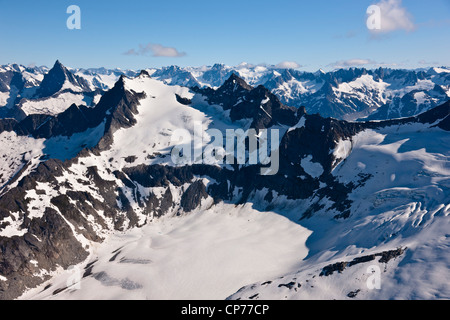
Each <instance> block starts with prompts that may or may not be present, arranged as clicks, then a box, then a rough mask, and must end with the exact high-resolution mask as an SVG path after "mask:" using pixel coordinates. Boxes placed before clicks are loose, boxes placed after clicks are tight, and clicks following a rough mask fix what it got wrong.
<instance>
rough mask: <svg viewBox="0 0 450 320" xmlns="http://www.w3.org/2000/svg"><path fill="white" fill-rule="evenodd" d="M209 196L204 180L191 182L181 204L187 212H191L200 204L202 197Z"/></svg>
mask: <svg viewBox="0 0 450 320" xmlns="http://www.w3.org/2000/svg"><path fill="white" fill-rule="evenodd" d="M207 197H208V193H207V192H206V188H205V185H204V184H203V182H202V181H200V180H198V181H196V182H194V183H193V184H191V185H190V186H189V188H187V190H186V191H185V192H184V193H183V196H182V197H181V203H180V206H181V208H183V210H184V211H185V212H191V211H193V210H194V209H196V208H197V207H198V206H199V205H200V203H201V201H202V199H206V198H207Z"/></svg>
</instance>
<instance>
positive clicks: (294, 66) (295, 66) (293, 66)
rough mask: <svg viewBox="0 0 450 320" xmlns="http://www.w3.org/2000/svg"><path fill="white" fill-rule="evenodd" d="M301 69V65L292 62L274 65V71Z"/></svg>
mask: <svg viewBox="0 0 450 320" xmlns="http://www.w3.org/2000/svg"><path fill="white" fill-rule="evenodd" d="M300 67H302V66H301V65H299V64H298V63H297V62H293V61H283V62H280V63H279V64H277V65H275V68H276V69H298V68H300Z"/></svg>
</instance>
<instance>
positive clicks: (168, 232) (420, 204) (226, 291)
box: [0, 71, 450, 299]
mask: <svg viewBox="0 0 450 320" xmlns="http://www.w3.org/2000/svg"><path fill="white" fill-rule="evenodd" d="M449 115H450V103H446V104H444V105H441V106H439V107H436V108H434V109H432V110H431V111H428V112H426V113H424V114H421V115H420V116H417V117H411V118H405V119H401V120H390V121H379V122H360V123H350V122H346V121H339V120H335V119H325V118H322V117H320V116H319V115H309V114H307V113H306V112H305V110H301V109H300V110H297V109H295V108H290V107H287V106H285V105H283V104H282V103H281V102H280V101H279V100H278V98H277V97H276V96H275V95H273V94H271V93H270V91H268V90H267V89H265V88H264V87H256V88H253V87H251V86H249V85H248V84H247V83H245V81H243V80H242V79H240V78H239V77H237V76H235V75H232V76H230V77H229V78H228V79H227V80H226V81H225V83H224V84H223V85H222V86H221V87H219V88H218V89H217V90H213V89H198V88H197V89H195V90H189V89H188V88H185V87H180V86H174V85H166V84H164V83H163V82H161V81H157V80H155V79H153V78H152V77H150V75H149V74H148V73H147V72H145V71H144V72H141V74H140V75H139V76H137V77H136V78H134V79H130V78H127V77H121V78H120V79H119V80H118V81H117V83H116V84H115V85H114V87H113V88H112V89H111V90H109V91H108V92H106V93H105V94H104V95H103V96H102V98H101V99H100V101H99V102H98V103H97V104H96V105H95V106H94V107H92V108H87V107H83V106H76V105H72V106H71V107H70V108H69V109H67V110H66V111H64V112H63V113H61V114H59V115H58V116H52V117H47V116H29V117H27V118H25V119H24V120H23V121H21V122H17V121H15V122H14V121H9V120H8V121H5V120H2V121H1V122H0V128H1V129H2V131H1V132H2V134H4V136H5V137H14V139H22V138H23V137H25V136H26V137H29V138H30V139H41V140H40V141H42V142H41V143H42V144H43V145H45V146H46V147H47V146H48V147H49V150H45V149H44V150H43V151H40V150H39V149H40V148H37V150H36V151H33V152H34V153H33V152H32V150H29V151H28V152H29V153H32V154H33V155H34V154H36V155H38V154H40V153H41V152H42V153H43V154H47V155H48V156H47V157H40V158H38V159H37V163H36V166H35V169H33V170H30V171H29V172H27V173H26V174H24V175H19V176H17V174H16V177H17V178H16V179H14V181H12V182H11V183H10V184H7V185H6V186H5V189H4V192H3V193H2V194H1V196H0V250H1V251H2V255H1V256H0V276H1V277H2V278H1V279H2V280H1V281H0V298H2V299H8V298H16V297H18V296H20V295H21V294H22V293H24V291H26V290H27V289H31V288H35V287H36V286H37V285H39V284H42V283H45V284H44V285H43V286H44V287H40V288H38V289H37V290H33V291H30V292H28V293H27V295H25V296H24V297H25V298H32V297H36V298H66V297H75V298H89V297H98V296H97V295H96V293H95V292H96V291H97V290H99V288H107V289H108V292H110V296H109V298H128V297H130V298H146V297H149V298H171V297H174V298H178V297H179V298H188V297H189V298H204V297H206V296H209V297H211V298H220V299H223V298H226V297H228V296H232V298H254V299H255V298H257V297H262V298H264V297H275V298H280V299H283V298H285V297H287V298H301V297H318V298H327V299H328V298H337V299H341V298H346V297H347V295H349V294H350V293H351V292H353V293H354V292H356V294H350V296H356V297H361V298H378V297H389V298H404V297H412V298H423V297H426V298H448V297H449V294H448V282H447V281H442V279H443V277H446V272H448V269H449V268H448V267H449V261H448V258H447V255H446V254H445V253H446V252H447V251H448V240H447V239H448V237H447V234H446V233H445V232H446V231H445V230H446V229H448V228H447V223H448V213H449V210H450V207H449V205H450V203H449V202H450V201H449V199H450V194H449V184H448V183H449V179H450V176H449V175H450V173H449V170H450V168H449V157H450V154H449V151H448V147H447V146H448V143H449V142H450V141H449V130H450V124H449V119H450V118H449ZM195 122H197V123H199V126H198V127H197V128H195V125H194V124H195ZM212 128H217V129H219V130H221V131H222V132H223V131H224V130H226V129H237V128H244V129H248V128H255V129H257V130H261V129H266V128H269V129H277V130H280V147H279V170H278V171H277V172H275V174H273V175H267V176H264V175H261V174H260V172H261V167H263V165H262V164H256V165H253V164H249V163H246V164H245V165H229V164H222V165H218V164H217V163H215V164H208V163H204V162H203V161H192V162H189V161H187V162H184V163H181V164H180V163H179V164H177V165H175V164H174V163H173V161H172V159H171V157H170V154H171V152H172V150H173V147H174V146H176V145H177V142H174V141H172V139H171V138H172V134H173V133H174V131H175V130H176V129H185V130H187V131H188V132H189V133H194V132H195V130H198V131H200V132H201V133H202V134H203V135H204V136H205V140H203V141H197V142H195V141H194V145H193V148H194V150H195V149H201V148H203V147H205V145H206V144H207V143H208V142H209V141H210V140H211V134H212V132H211V131H207V129H212ZM259 132H260V131H259ZM14 134H15V135H14ZM69 138H70V139H71V141H73V144H71V143H69V142H68V139H69ZM58 143H59V144H58ZM30 145H38V146H39V144H34V143H33V141H31V140H30ZM62 145H66V146H70V145H73V146H74V148H73V149H71V150H65V151H62V152H61V146H62ZM51 146H54V147H53V148H51ZM58 151H59V152H60V153H58ZM23 152H25V151H24V150H22V149H20V148H19V149H17V151H14V152H13V153H11V154H6V156H5V158H8V161H9V163H15V162H14V161H12V160H10V158H12V157H14V158H16V157H18V156H19V155H21V154H22V153H23ZM194 154H195V152H194ZM246 156H249V154H247V155H246ZM27 157H28V158H29V156H27ZM47 159H48V160H47ZM194 160H199V159H194ZM13 166H15V168H16V169H15V170H13V171H17V169H18V167H19V166H18V165H17V164H14V165H13ZM283 217H285V218H287V219H285V218H283ZM249 220H250V221H249ZM247 222H248V225H247ZM252 222H253V223H252ZM227 230H228V231H227ZM231 230H232V231H231ZM123 239H128V240H126V243H124V244H120V242H123ZM104 241H106V242H105V243H104V244H101V243H102V242H104ZM237 246H239V247H240V246H242V250H243V252H244V253H246V254H239V255H237V254H236V255H235V254H234V252H235V251H233V250H234V249H233V248H236V247H237ZM143 247H145V248H148V250H143V249H142V250H141V248H143ZM188 248H192V251H191V250H188ZM174 253H179V254H176V255H175V256H174ZM230 255H232V257H230ZM209 259H210V260H209ZM96 260H98V261H96ZM378 260H381V261H378ZM271 261H272V262H271ZM340 262H343V263H340ZM272 263H273V264H272ZM372 264H374V265H377V266H380V267H382V268H381V269H382V270H383V271H384V270H386V272H384V273H383V275H382V289H381V291H378V290H377V291H372V290H369V289H368V287H367V286H365V283H366V282H365V279H366V278H368V277H367V275H366V274H361V272H362V271H367V268H368V267H369V266H371V265H372ZM74 265H75V266H78V267H80V268H81V269H82V270H81V271H80V270H79V269H78V270H79V271H80V272H79V274H81V278H82V280H81V279H77V281H75V282H76V283H79V284H80V285H81V287H80V290H75V289H77V288H66V287H67V282H66V280H67V279H69V278H70V279H73V277H71V272H72V271H74V270H75V271H76V270H77V269H76V268H75V269H73V268H71V269H70V270H69V273H66V272H63V271H62V269H67V268H69V267H70V266H74ZM215 266H217V269H214V267H215ZM233 266H239V267H235V268H233ZM221 268H224V269H221ZM180 269H183V270H184V271H181V270H180ZM352 270H355V272H354V273H353V272H352ZM418 270H422V273H417V278H416V279H415V280H414V281H410V280H409V278H410V277H412V274H413V273H414V272H417V271H418ZM423 270H426V271H423ZM219 271H220V272H221V273H223V274H224V275H223V276H222V277H220V276H218V275H217V274H218V273H217V272H219ZM339 271H341V272H339ZM161 272H162V273H163V275H164V276H163V277H161V278H160V279H159V278H157V277H156V278H155V277H154V276H153V275H155V274H159V273H161ZM322 273H323V274H322ZM320 274H322V276H320ZM72 275H73V274H72ZM148 275H151V277H147V276H148ZM340 275H343V276H344V278H342V277H340ZM51 276H56V278H52V277H51ZM363 276H365V277H366V278H364V277H363ZM277 277H284V278H283V279H282V280H280V281H283V282H282V283H281V282H277V281H279V280H274V279H276V278H277ZM294 278H297V279H298V281H297V280H293V279H294ZM313 279H314V280H313ZM439 279H440V280H439ZM285 280H288V281H285ZM307 280H308V283H309V282H311V281H314V283H315V284H313V286H314V288H312V289H315V290H312V289H311V290H312V291H309V289H308V290H307V291H301V289H302V288H305V287H307V285H306V284H305V283H306V282H307ZM350 280H351V281H350ZM80 281H81V282H80ZM296 281H297V282H296ZM291 282H294V284H292V283H291ZM76 283H75V284H76ZM252 283H255V285H251V284H252ZM262 283H264V285H263V284H262ZM299 283H300V284H301V287H299V285H298V284H299ZM396 283H400V285H398V286H396V285H395V284H396ZM423 283H426V285H423V286H419V285H418V284H423ZM49 284H51V286H50V287H48V285H49ZM409 284H411V285H409ZM245 285H249V286H248V287H245V289H242V290H240V291H239V292H236V291H238V289H239V287H242V286H245ZM280 285H281V286H280ZM45 287H47V289H46V290H45V291H44V292H41V291H42V289H44V288H45ZM155 287H156V288H167V289H165V291H161V290H162V289H161V290H157V291H155ZM358 290H360V291H358ZM194 292H195V295H194ZM197 293H198V294H197ZM233 294H235V295H233ZM257 294H258V295H257ZM100 298H101V297H100Z"/></svg>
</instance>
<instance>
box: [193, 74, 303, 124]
mask: <svg viewBox="0 0 450 320" xmlns="http://www.w3.org/2000/svg"><path fill="white" fill-rule="evenodd" d="M193 90H194V91H196V92H197V93H200V94H202V95H204V96H206V97H207V98H208V101H209V102H210V103H211V104H217V105H221V106H222V107H223V109H224V110H230V118H231V120H232V121H238V120H242V119H253V122H252V124H251V127H252V128H255V129H265V128H269V127H271V126H273V125H277V124H284V125H290V126H293V125H295V123H296V120H297V118H298V115H297V114H298V112H297V109H296V108H293V107H288V106H285V105H283V104H282V103H281V102H280V101H279V99H278V98H277V97H276V96H275V95H274V94H272V93H271V92H270V91H269V90H267V89H266V88H265V87H263V86H258V87H257V88H253V87H251V86H250V85H248V84H247V83H246V82H245V81H244V80H243V79H241V78H239V77H238V76H237V75H236V74H234V73H233V74H232V75H231V76H230V78H229V79H228V80H227V81H225V83H224V84H223V85H222V86H221V87H220V88H218V89H217V90H212V89H210V88H207V89H199V88H194V89H193Z"/></svg>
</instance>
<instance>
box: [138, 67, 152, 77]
mask: <svg viewBox="0 0 450 320" xmlns="http://www.w3.org/2000/svg"><path fill="white" fill-rule="evenodd" d="M138 77H148V78H151V76H150V74H149V73H148V71H147V70H145V69H142V70H141V72H140V73H139V75H138Z"/></svg>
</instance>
